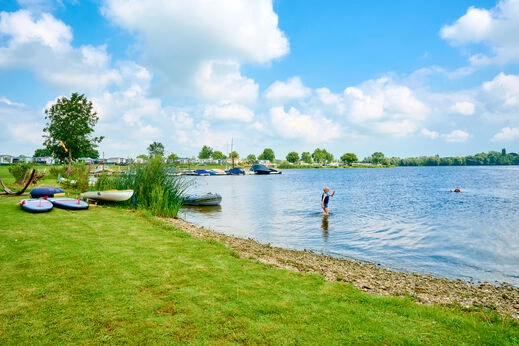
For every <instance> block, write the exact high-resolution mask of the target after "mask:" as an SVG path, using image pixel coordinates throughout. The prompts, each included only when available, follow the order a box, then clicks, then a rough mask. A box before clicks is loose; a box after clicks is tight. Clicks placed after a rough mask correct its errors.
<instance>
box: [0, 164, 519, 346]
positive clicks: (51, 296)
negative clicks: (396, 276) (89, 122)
mask: <svg viewBox="0 0 519 346" xmlns="http://www.w3.org/2000/svg"><path fill="white" fill-rule="evenodd" d="M0 173H1V174H0V177H2V178H4V180H6V179H5V178H6V174H5V173H4V172H3V171H2V170H1V169H0ZM50 182H51V181H50V180H49V181H47V183H50ZM47 185H48V184H47ZM13 189H14V188H13ZM21 199H22V197H0V263H1V268H2V270H1V271H0V344H2V345H21V344H31V345H34V344H36V345H38V344H42V345H48V344H52V345H59V344H117V345H120V344H150V345H151V344H185V343H187V344H204V345H205V344H211V345H214V344H272V345H296V344H297V345H301V344H312V345H347V344H368V345H384V344H386V345H401V344H408V345H414V344H430V345H438V344H448V345H484V344H487V345H516V344H518V343H519V327H518V325H517V323H516V322H515V321H512V320H509V319H502V318H500V317H499V316H498V315H497V314H496V313H494V312H492V311H472V312H467V311H464V310H462V309H461V308H447V307H440V306H424V305H419V304H416V303H414V302H412V301H411V300H410V299H403V298H388V297H379V296H376V295H370V294H366V293H362V292H360V291H358V290H356V289H354V288H353V287H352V286H350V285H348V284H344V283H339V282H327V281H325V280H324V279H323V278H322V277H321V276H318V275H304V274H299V273H295V272H291V271H288V270H282V269H276V268H273V267H271V266H268V265H265V264H261V263H257V262H253V261H249V260H245V259H239V258H237V256H236V255H235V254H234V253H233V252H232V251H231V250H229V249H227V248H226V247H224V246H223V245H221V244H219V243H217V242H215V241H204V240H200V239H195V238H192V237H191V236H189V235H187V234H186V233H184V232H183V231H181V230H178V229H175V228H173V226H170V225H167V224H164V223H162V222H160V221H157V220H156V219H155V218H152V217H150V216H147V215H145V213H142V212H128V211H126V210H125V209H122V208H118V207H116V206H109V205H108V206H107V205H104V206H101V207H91V208H90V209H88V210H86V211H65V210H61V209H54V210H52V211H51V212H49V213H45V214H30V213H27V212H24V211H22V210H21V209H20V208H19V206H18V205H17V202H19V201H20V200H21Z"/></svg>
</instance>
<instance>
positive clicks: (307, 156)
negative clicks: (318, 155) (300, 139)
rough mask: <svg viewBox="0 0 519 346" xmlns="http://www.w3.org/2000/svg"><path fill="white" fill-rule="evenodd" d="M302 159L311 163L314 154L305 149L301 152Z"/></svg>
mask: <svg viewBox="0 0 519 346" xmlns="http://www.w3.org/2000/svg"><path fill="white" fill-rule="evenodd" d="M301 160H302V161H303V162H304V163H308V164H311V163H312V155H310V153H309V152H308V151H304V152H302V153H301Z"/></svg>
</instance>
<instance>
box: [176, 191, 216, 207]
mask: <svg viewBox="0 0 519 346" xmlns="http://www.w3.org/2000/svg"><path fill="white" fill-rule="evenodd" d="M221 201H222V196H221V195H220V194H218V193H212V192H208V193H202V194H192V195H186V196H184V205H204V206H205V205H218V204H220V202H221Z"/></svg>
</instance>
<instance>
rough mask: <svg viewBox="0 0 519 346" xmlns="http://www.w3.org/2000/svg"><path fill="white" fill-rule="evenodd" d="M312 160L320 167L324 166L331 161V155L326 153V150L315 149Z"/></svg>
mask: <svg viewBox="0 0 519 346" xmlns="http://www.w3.org/2000/svg"><path fill="white" fill-rule="evenodd" d="M312 159H313V160H314V162H317V163H319V164H320V165H326V163H327V162H332V161H333V155H332V154H330V153H329V152H327V151H326V149H320V148H317V149H315V150H314V152H313V154H312Z"/></svg>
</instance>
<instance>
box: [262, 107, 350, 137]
mask: <svg viewBox="0 0 519 346" xmlns="http://www.w3.org/2000/svg"><path fill="white" fill-rule="evenodd" d="M270 118H271V121H272V126H273V128H274V129H275V130H276V131H277V133H278V135H279V136H280V137H283V138H302V139H304V140H306V141H308V142H311V143H326V142H329V141H331V140H333V139H336V138H339V137H340V136H341V131H340V127H339V126H338V125H337V124H334V123H333V122H332V121H331V120H329V119H326V118H324V117H322V116H320V115H316V114H313V115H309V114H301V113H300V112H299V111H298V110H297V109H295V108H293V107H292V108H290V109H289V111H288V112H285V110H284V109H283V107H273V108H271V109H270Z"/></svg>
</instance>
